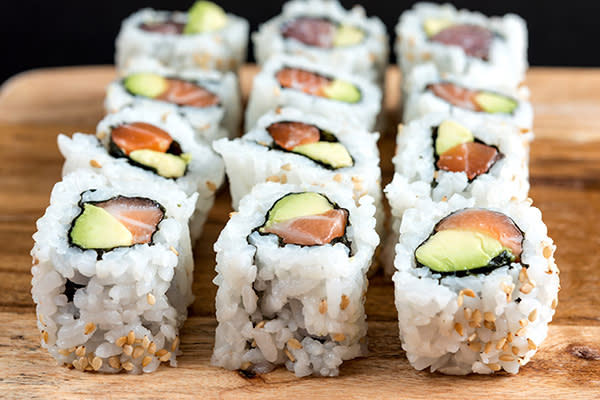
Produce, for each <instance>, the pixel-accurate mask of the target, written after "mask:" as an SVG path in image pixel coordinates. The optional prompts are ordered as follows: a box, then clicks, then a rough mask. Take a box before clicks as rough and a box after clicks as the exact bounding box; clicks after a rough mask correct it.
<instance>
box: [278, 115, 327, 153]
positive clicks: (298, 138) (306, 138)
mask: <svg viewBox="0 0 600 400" xmlns="http://www.w3.org/2000/svg"><path fill="white" fill-rule="evenodd" d="M267 131H268V132H269V134H270V135H271V137H272V138H273V140H274V141H275V143H277V145H278V146H279V147H282V148H284V149H286V150H288V151H292V150H294V147H296V146H300V145H303V144H309V143H315V142H318V141H319V138H320V137H321V132H320V131H319V128H317V127H316V126H314V125H308V124H305V123H302V122H276V123H274V124H271V125H269V127H268V128H267Z"/></svg>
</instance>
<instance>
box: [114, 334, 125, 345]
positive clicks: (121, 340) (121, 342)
mask: <svg viewBox="0 0 600 400" xmlns="http://www.w3.org/2000/svg"><path fill="white" fill-rule="evenodd" d="M126 342H127V336H121V337H120V338H118V339H117V341H116V342H115V344H116V345H117V346H119V347H123V345H124V344H125V343H126Z"/></svg>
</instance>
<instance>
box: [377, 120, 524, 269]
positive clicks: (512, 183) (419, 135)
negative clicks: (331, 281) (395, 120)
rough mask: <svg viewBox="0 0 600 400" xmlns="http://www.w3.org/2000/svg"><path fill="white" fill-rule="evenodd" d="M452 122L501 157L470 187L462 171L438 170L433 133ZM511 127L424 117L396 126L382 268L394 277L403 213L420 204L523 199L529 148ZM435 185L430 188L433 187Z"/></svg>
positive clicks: (491, 204)
mask: <svg viewBox="0 0 600 400" xmlns="http://www.w3.org/2000/svg"><path fill="white" fill-rule="evenodd" d="M444 121H453V122H456V123H458V124H459V125H462V126H463V127H465V128H467V129H469V130H470V131H471V133H472V134H473V136H474V137H475V138H476V139H478V140H480V141H482V142H483V143H485V144H487V145H490V146H495V147H496V148H497V149H498V151H499V152H500V153H501V154H502V155H503V157H502V158H501V159H500V160H498V161H496V162H495V163H494V165H493V166H492V167H491V168H490V170H489V171H488V172H487V173H485V174H482V175H480V176H478V177H476V178H475V179H473V180H472V181H471V182H469V179H468V178H467V175H466V173H464V172H450V171H444V170H437V168H436V167H435V154H434V153H435V149H434V142H433V136H432V134H433V129H434V128H436V127H438V126H439V125H440V124H441V123H442V122H444ZM524 136H525V137H527V135H523V134H522V133H521V132H520V130H519V129H518V128H516V127H514V126H511V125H505V124H498V123H493V122H491V121H482V120H480V119H478V118H477V117H475V116H468V115H462V116H460V117H458V116H452V115H450V114H443V113H442V114H429V115H427V116H425V117H423V118H421V119H418V120H414V121H412V122H410V123H409V124H407V125H400V126H399V128H398V135H397V137H396V149H397V150H396V155H395V156H394V158H393V159H392V162H393V164H394V170H395V174H394V178H393V180H392V182H391V183H390V184H388V185H387V186H386V188H385V193H386V196H387V199H388V201H389V203H390V209H391V213H392V223H391V231H390V235H389V236H388V239H387V240H386V245H385V250H384V256H383V263H384V268H385V271H386V272H387V273H388V274H389V275H391V274H392V273H393V264H392V262H393V258H394V251H393V249H394V246H395V244H396V243H397V241H398V234H399V228H400V223H401V218H402V214H403V213H404V211H405V210H406V209H407V208H410V207H413V206H414V205H415V204H416V203H417V202H418V201H419V200H420V199H423V198H425V199H432V200H433V201H435V202H439V201H445V200H447V199H449V198H450V197H452V195H454V194H460V195H461V196H463V197H467V198H471V197H472V198H475V199H476V201H477V204H478V205H479V206H481V207H488V206H493V205H498V204H503V203H506V202H508V201H510V200H525V199H526V198H527V195H528V193H529V165H528V159H529V143H528V141H527V140H526V139H524ZM433 182H435V187H433V185H432V183H433Z"/></svg>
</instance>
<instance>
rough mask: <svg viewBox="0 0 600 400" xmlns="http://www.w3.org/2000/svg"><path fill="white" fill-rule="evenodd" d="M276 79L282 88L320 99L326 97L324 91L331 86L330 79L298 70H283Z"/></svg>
mask: <svg viewBox="0 0 600 400" xmlns="http://www.w3.org/2000/svg"><path fill="white" fill-rule="evenodd" d="M275 77H276V78H277V80H278V81H279V84H280V85H281V87H284V88H288V89H296V90H300V91H302V92H304V93H307V94H311V95H313V96H320V97H325V92H324V91H323V89H324V88H325V87H327V86H329V85H330V84H331V79H329V78H325V77H324V76H321V75H318V74H315V73H314V72H309V71H305V70H303V69H298V68H283V69H282V70H280V71H279V72H277V74H276V76H275Z"/></svg>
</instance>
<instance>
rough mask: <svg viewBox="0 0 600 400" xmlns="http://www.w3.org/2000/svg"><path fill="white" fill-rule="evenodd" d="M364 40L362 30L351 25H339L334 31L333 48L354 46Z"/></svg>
mask: <svg viewBox="0 0 600 400" xmlns="http://www.w3.org/2000/svg"><path fill="white" fill-rule="evenodd" d="M364 38H365V33H364V32H363V30H362V29H360V28H357V27H355V26H351V25H341V26H339V27H338V28H337V29H336V30H335V34H334V36H333V47H344V46H354V45H355V44H359V43H360V42H362V41H363V39H364Z"/></svg>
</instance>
